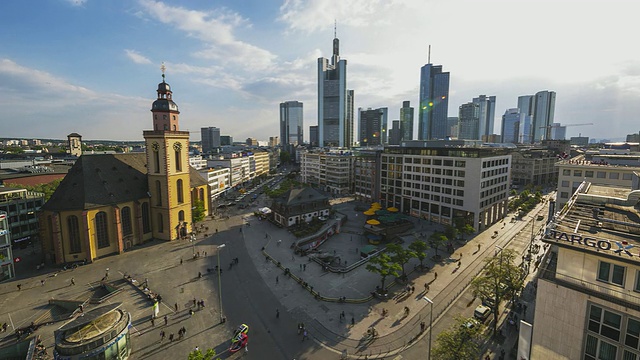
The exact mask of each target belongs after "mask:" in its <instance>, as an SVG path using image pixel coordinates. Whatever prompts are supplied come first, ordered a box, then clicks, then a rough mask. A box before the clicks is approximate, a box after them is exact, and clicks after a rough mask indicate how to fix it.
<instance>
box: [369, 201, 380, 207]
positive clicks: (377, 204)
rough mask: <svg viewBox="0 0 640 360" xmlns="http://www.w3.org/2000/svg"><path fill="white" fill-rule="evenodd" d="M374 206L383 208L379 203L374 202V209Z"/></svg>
mask: <svg viewBox="0 0 640 360" xmlns="http://www.w3.org/2000/svg"><path fill="white" fill-rule="evenodd" d="M374 206H377V207H382V205H380V203H379V202H374V203H373V204H371V207H374Z"/></svg>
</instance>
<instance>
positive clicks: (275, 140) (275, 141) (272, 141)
mask: <svg viewBox="0 0 640 360" xmlns="http://www.w3.org/2000/svg"><path fill="white" fill-rule="evenodd" d="M279 142H280V141H279V139H278V137H277V136H269V147H276V146H278V145H279Z"/></svg>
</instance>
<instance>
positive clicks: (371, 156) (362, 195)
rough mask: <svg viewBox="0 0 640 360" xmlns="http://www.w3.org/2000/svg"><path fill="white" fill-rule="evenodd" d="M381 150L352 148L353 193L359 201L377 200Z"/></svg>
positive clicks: (370, 201) (369, 201)
mask: <svg viewBox="0 0 640 360" xmlns="http://www.w3.org/2000/svg"><path fill="white" fill-rule="evenodd" d="M395 121H398V120H395ZM395 121H394V122H395ZM398 122H399V121H398ZM382 150H383V148H382V147H380V148H378V149H354V151H353V157H354V163H353V172H354V177H353V181H354V194H355V197H356V199H357V200H359V201H363V202H365V203H372V202H376V201H378V200H379V196H380V158H381V155H382Z"/></svg>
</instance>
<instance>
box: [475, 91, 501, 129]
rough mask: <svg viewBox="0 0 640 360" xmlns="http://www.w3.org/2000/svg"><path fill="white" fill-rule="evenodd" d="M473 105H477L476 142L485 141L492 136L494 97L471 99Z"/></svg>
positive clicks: (494, 109)
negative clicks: (477, 127)
mask: <svg viewBox="0 0 640 360" xmlns="http://www.w3.org/2000/svg"><path fill="white" fill-rule="evenodd" d="M473 103H474V104H478V105H479V109H478V111H479V114H478V118H479V120H480V121H479V129H478V134H479V137H478V140H482V139H487V138H488V137H489V135H491V134H493V123H494V118H495V116H496V97H495V96H487V95H480V96H478V97H477V98H473Z"/></svg>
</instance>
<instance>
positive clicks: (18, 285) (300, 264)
mask: <svg viewBox="0 0 640 360" xmlns="http://www.w3.org/2000/svg"><path fill="white" fill-rule="evenodd" d="M300 271H302V264H300ZM18 286H20V285H18Z"/></svg>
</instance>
